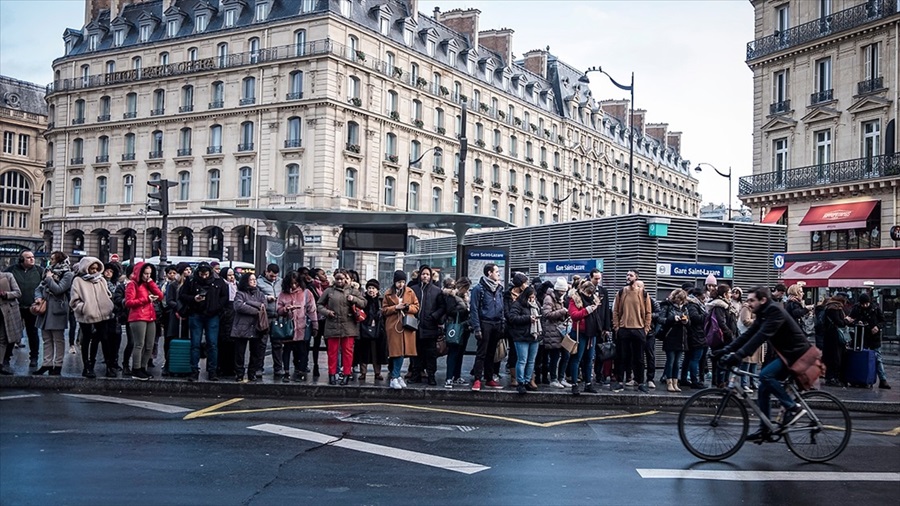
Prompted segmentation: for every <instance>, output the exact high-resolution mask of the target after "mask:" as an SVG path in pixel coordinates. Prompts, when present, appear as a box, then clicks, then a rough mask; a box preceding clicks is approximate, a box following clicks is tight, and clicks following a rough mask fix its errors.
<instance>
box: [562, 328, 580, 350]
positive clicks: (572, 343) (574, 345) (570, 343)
mask: <svg viewBox="0 0 900 506" xmlns="http://www.w3.org/2000/svg"><path fill="white" fill-rule="evenodd" d="M561 346H562V349H564V350H566V351H567V352H569V355H575V354H576V353H578V329H577V328H576V329H575V339H572V336H571V335H569V334H566V335H565V336H563V340H562V343H561Z"/></svg>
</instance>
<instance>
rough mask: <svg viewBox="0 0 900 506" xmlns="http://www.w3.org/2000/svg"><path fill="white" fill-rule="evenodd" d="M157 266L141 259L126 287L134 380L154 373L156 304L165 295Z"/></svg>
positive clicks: (143, 379) (148, 376) (142, 378)
mask: <svg viewBox="0 0 900 506" xmlns="http://www.w3.org/2000/svg"><path fill="white" fill-rule="evenodd" d="M154 279H156V267H154V266H153V264H149V263H144V262H138V264H137V265H135V266H134V270H133V271H132V274H131V283H129V284H128V285H127V286H126V287H125V307H126V308H128V326H129V327H131V335H133V336H134V348H133V349H132V351H131V377H132V379H136V380H141V381H147V380H149V379H150V378H151V377H152V376H151V375H150V373H148V372H147V366H148V364H149V363H150V359H151V358H152V356H153V343H154V341H155V340H156V325H157V323H156V318H157V314H156V310H155V309H154V308H153V305H154V303H155V302H156V301H158V300H160V299H162V298H163V294H162V291H160V289H159V287H158V286H156V281H154Z"/></svg>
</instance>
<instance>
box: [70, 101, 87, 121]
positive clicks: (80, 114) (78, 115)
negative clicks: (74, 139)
mask: <svg viewBox="0 0 900 506" xmlns="http://www.w3.org/2000/svg"><path fill="white" fill-rule="evenodd" d="M72 123H73V124H76V125H80V124H82V123H84V100H82V99H78V100H76V101H75V119H74V120H73V121H72Z"/></svg>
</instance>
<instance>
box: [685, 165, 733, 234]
mask: <svg viewBox="0 0 900 506" xmlns="http://www.w3.org/2000/svg"><path fill="white" fill-rule="evenodd" d="M701 165H706V166H707V167H709V168H710V169H712V170H713V171H715V173H716V174H718V175H720V176H722V177H724V178H728V205H727V206H726V208H727V211H726V212H727V213H728V216H727V217H726V218H725V221H731V167H728V173H727V174H726V173H724V172H719V169H717V168H716V167H715V166H714V165H712V164H711V163H706V162H700V163H698V164H697V166H696V167H694V172H703V169H701V168H700V166H701Z"/></svg>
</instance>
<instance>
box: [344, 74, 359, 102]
mask: <svg viewBox="0 0 900 506" xmlns="http://www.w3.org/2000/svg"><path fill="white" fill-rule="evenodd" d="M359 89H360V87H359V78H358V77H356V76H350V77H349V78H348V79H347V98H349V99H350V101H351V102H353V101H356V102H358V101H359ZM354 105H356V104H354ZM360 105H361V104H360ZM357 107H358V105H357Z"/></svg>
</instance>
